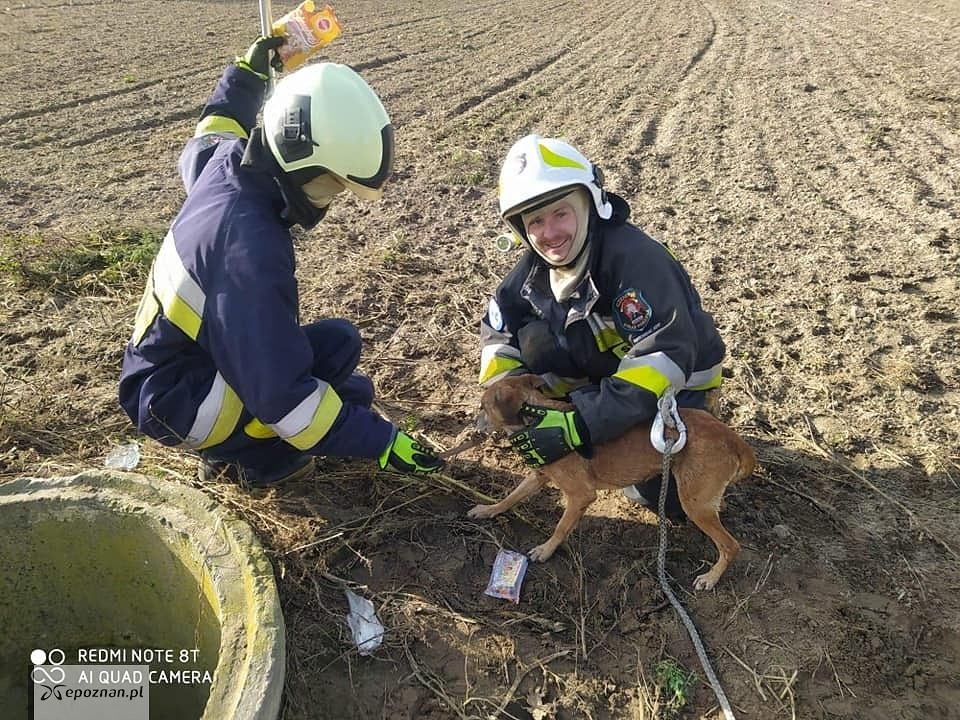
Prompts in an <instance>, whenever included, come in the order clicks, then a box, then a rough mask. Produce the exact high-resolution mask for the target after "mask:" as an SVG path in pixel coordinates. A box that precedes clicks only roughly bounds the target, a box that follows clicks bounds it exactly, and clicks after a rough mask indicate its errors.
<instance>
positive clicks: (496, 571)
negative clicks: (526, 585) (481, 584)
mask: <svg viewBox="0 0 960 720" xmlns="http://www.w3.org/2000/svg"><path fill="white" fill-rule="evenodd" d="M529 562H530V560H529V559H528V558H527V556H526V555H524V554H523V553H518V552H513V551H512V550H501V551H500V552H498V553H497V557H496V559H495V560H494V561H493V572H491V573H490V582H488V583H487V589H486V590H484V591H483V594H484V595H489V596H490V597H497V598H503V599H504V600H512V601H513V602H515V603H519V602H520V585H522V584H523V576H524V574H526V572H527V565H528V564H529Z"/></svg>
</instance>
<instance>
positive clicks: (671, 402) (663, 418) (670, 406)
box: [650, 386, 736, 720]
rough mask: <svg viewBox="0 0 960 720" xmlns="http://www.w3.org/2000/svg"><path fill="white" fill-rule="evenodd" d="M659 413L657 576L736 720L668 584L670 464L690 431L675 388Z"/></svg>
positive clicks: (727, 710) (726, 708)
mask: <svg viewBox="0 0 960 720" xmlns="http://www.w3.org/2000/svg"><path fill="white" fill-rule="evenodd" d="M658 410H659V412H658V413H657V417H656V419H655V420H654V423H653V427H652V428H651V432H650V441H651V443H653V446H654V447H655V448H656V449H657V450H658V451H659V452H660V453H661V454H662V455H663V466H662V470H663V478H662V481H661V483H660V501H659V503H658V505H657V512H658V514H659V523H658V530H659V539H660V549H659V551H658V552H657V576H658V578H659V580H660V587H661V589H662V590H663V594H664V595H666V596H667V599H668V600H669V601H670V604H671V605H673V609H674V610H676V611H677V614H678V615H679V616H680V619H681V620H682V621H683V624H684V625H685V626H686V628H687V633H688V634H689V635H690V640H691V641H692V642H693V646H694V648H695V649H696V651H697V656H698V657H699V658H700V665H701V666H702V667H703V672H704V674H706V676H707V680H709V681H710V687H711V688H713V693H714V695H716V696H717V700H718V701H719V703H720V707H721V708H722V709H723V716H724V718H726V720H736V718H735V716H734V714H733V708H731V707H730V702H729V701H728V700H727V696H726V694H725V693H724V692H723V688H722V687H721V686H720V681H719V680H718V679H717V674H716V673H715V672H714V670H713V665H711V664H710V658H708V657H707V650H706V648H705V647H704V646H703V640H701V638H700V633H699V632H698V631H697V626H696V625H694V624H693V620H691V619H690V616H689V615H688V614H687V611H686V610H685V609H684V608H683V605H681V604H680V601H679V600H678V599H677V596H676V595H674V594H673V590H671V589H670V584H669V583H668V582H667V570H666V566H667V486H668V485H669V483H670V460H671V458H672V457H673V454H674V453H677V452H679V451H680V449H681V448H682V447H683V445H684V444H685V443H686V440H687V429H686V427H684V424H683V421H682V420H681V419H680V411H679V410H678V409H677V400H676V397H675V396H674V390H673V387H672V386H671V387H668V388H667V390H666V392H664V393H663V396H662V397H661V398H660V402H659V403H658ZM665 427H668V428H672V429H674V430H676V431H677V433H678V435H679V437H678V438H676V439H674V438H670V437H667V434H666V432H664V428H665ZM654 431H657V437H656V438H654Z"/></svg>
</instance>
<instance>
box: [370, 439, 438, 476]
mask: <svg viewBox="0 0 960 720" xmlns="http://www.w3.org/2000/svg"><path fill="white" fill-rule="evenodd" d="M443 464H444V463H443V460H441V459H440V458H438V457H437V456H436V454H435V453H434V452H433V451H432V450H430V449H429V448H427V447H425V446H423V445H421V444H420V443H419V442H417V441H416V440H414V439H413V438H412V437H410V436H409V435H407V434H406V433H405V432H403V431H402V430H397V434H396V435H394V437H393V441H392V442H391V443H390V444H389V445H387V449H386V450H384V451H383V454H382V455H381V456H380V469H381V470H386V469H387V467H388V466H389V467H390V468H391V469H392V470H396V471H398V472H402V473H414V474H416V475H429V474H430V473H434V472H436V471H437V470H439V469H440V468H442V467H443Z"/></svg>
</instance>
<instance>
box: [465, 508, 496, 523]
mask: <svg viewBox="0 0 960 720" xmlns="http://www.w3.org/2000/svg"><path fill="white" fill-rule="evenodd" d="M495 515H497V506H496V505H474V506H473V507H472V508H471V509H470V510H468V511H467V517H468V518H473V519H474V520H486V519H487V518H492V517H494V516H495Z"/></svg>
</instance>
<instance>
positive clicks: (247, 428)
mask: <svg viewBox="0 0 960 720" xmlns="http://www.w3.org/2000/svg"><path fill="white" fill-rule="evenodd" d="M243 431H244V432H245V433H246V434H247V435H249V436H250V437H252V438H256V439H257V440H268V439H269V438H272V437H276V436H277V434H276V433H275V432H274V431H273V428H271V427H270V426H269V425H266V424H264V423H263V422H261V421H260V420H258V419H257V418H254V419H253V420H251V421H250V422H248V423H247V424H246V425H244V426H243Z"/></svg>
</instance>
